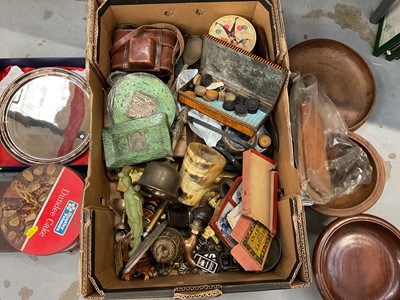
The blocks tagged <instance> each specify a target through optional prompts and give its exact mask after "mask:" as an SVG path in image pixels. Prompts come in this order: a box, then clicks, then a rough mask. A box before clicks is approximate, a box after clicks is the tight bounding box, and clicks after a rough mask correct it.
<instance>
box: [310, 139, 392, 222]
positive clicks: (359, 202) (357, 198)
mask: <svg viewBox="0 0 400 300" xmlns="http://www.w3.org/2000/svg"><path fill="white" fill-rule="evenodd" d="M348 135H349V137H350V139H351V140H353V141H354V142H356V143H357V144H358V145H359V146H361V148H362V149H363V150H364V151H365V153H367V155H368V158H369V160H370V162H371V164H372V168H373V173H372V180H371V183H369V184H365V185H362V186H361V187H359V188H358V189H357V190H355V191H354V192H353V193H351V194H349V195H345V196H342V197H340V198H338V199H335V200H333V201H331V202H329V203H328V204H325V205H313V206H311V209H313V210H314V211H317V212H319V213H321V214H324V215H327V216H330V217H350V216H355V215H358V214H361V213H363V212H365V211H366V210H367V209H369V208H370V207H371V206H372V205H374V204H375V203H376V201H378V199H379V197H380V196H381V194H382V192H383V188H384V186H385V180H386V176H385V166H384V164H383V161H382V158H381V156H380V155H379V153H378V152H377V151H376V150H375V148H374V147H373V146H372V145H371V144H370V143H369V142H368V141H367V140H366V139H364V138H363V137H361V136H359V135H358V134H356V133H354V132H349V133H348Z"/></svg>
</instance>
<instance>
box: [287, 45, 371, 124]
mask: <svg viewBox="0 0 400 300" xmlns="http://www.w3.org/2000/svg"><path fill="white" fill-rule="evenodd" d="M289 62H290V70H291V71H292V72H300V73H302V74H306V73H312V74H314V75H315V77H316V78H317V80H318V85H319V87H321V88H322V89H323V90H324V91H325V92H326V94H327V95H328V97H329V98H330V99H331V100H332V102H333V103H334V104H335V105H336V106H337V107H338V109H339V110H340V112H341V114H342V116H343V118H344V120H345V121H346V124H347V126H348V128H349V130H350V131H355V130H356V129H358V128H359V127H360V126H361V125H362V124H364V123H365V121H366V120H367V119H368V117H369V115H370V114H371V112H372V109H373V107H374V104H375V97H376V89H375V79H374V76H373V73H372V72H371V69H370V68H369V66H368V64H367V63H366V62H365V60H364V59H363V58H362V57H361V56H360V55H359V54H358V53H357V52H356V51H354V50H353V49H352V48H350V47H349V46H347V45H345V44H343V43H341V42H338V41H335V40H330V39H311V40H307V41H304V42H302V43H300V44H297V45H296V46H294V47H293V48H291V49H290V50H289Z"/></svg>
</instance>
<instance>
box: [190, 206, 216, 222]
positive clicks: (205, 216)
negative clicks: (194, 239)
mask: <svg viewBox="0 0 400 300" xmlns="http://www.w3.org/2000/svg"><path fill="white" fill-rule="evenodd" d="M192 213H193V218H194V219H196V220H200V221H201V223H202V226H203V227H206V226H207V224H208V222H210V220H211V217H212V215H213V213H214V210H213V209H212V208H211V207H210V206H208V205H202V206H198V207H196V208H195V209H194V210H193V212H192Z"/></svg>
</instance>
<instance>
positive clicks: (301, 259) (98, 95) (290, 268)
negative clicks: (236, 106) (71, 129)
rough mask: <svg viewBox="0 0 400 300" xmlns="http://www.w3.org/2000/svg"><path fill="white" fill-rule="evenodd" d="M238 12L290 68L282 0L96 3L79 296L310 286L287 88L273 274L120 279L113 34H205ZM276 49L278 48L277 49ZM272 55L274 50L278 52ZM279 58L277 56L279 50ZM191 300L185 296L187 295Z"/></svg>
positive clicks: (279, 117)
mask: <svg viewBox="0 0 400 300" xmlns="http://www.w3.org/2000/svg"><path fill="white" fill-rule="evenodd" d="M228 14H236V15H241V16H243V17H245V18H247V19H248V20H250V21H251V22H252V23H253V24H254V25H255V26H258V27H262V28H263V29H265V30H264V31H265V34H266V36H265V37H266V39H267V40H268V42H269V44H270V45H274V44H276V46H277V47H278V48H277V49H276V55H275V57H274V61H275V62H276V63H278V64H281V65H282V66H283V67H285V68H288V58H287V46H286V41H285V33H284V27H283V21H282V15H281V9H280V3H279V0H273V1H271V2H268V1H266V0H259V1H230V2H225V1H223V2H222V1H221V2H215V1H204V2H199V1H190V0H188V1H182V2H180V1H179V2H178V1H168V2H164V1H163V2H161V1H160V3H158V1H151V2H148V1H144V0H143V1H141V0H135V1H130V0H126V1H106V2H102V1H99V2H98V1H96V0H90V1H89V16H88V45H87V70H88V81H89V84H90V87H91V89H92V105H93V107H92V119H91V137H92V139H91V142H90V156H89V170H88V177H87V185H86V189H85V195H84V210H83V212H82V219H83V221H82V230H81V257H80V276H81V278H80V293H81V294H82V295H83V296H84V297H85V298H87V299H103V298H119V299H123V298H149V297H173V296H177V295H179V296H181V297H182V296H183V297H187V294H188V293H191V294H192V295H191V297H193V294H198V295H203V296H204V297H206V298H210V297H213V296H216V295H219V294H221V293H232V292H245V291H260V290H271V289H289V288H298V287H307V286H308V285H309V284H310V281H311V278H310V277H311V275H310V255H309V249H308V242H307V235H306V228H305V215H304V210H303V207H302V205H301V201H300V197H299V181H298V173H297V170H296V169H295V168H294V167H293V150H292V140H291V134H290V123H289V112H288V92H287V83H286V84H285V86H284V88H283V90H282V92H281V95H280V97H279V100H278V101H277V104H276V106H275V109H274V112H273V113H274V117H275V122H276V125H277V131H278V134H279V149H277V150H278V151H277V152H276V154H275V156H274V160H275V161H276V162H277V170H278V171H279V173H280V179H279V181H280V182H279V184H280V188H281V190H282V192H283V194H284V196H283V197H282V198H281V199H280V200H279V202H278V235H279V237H280V239H281V243H282V251H283V252H282V259H281V260H280V262H279V264H278V265H277V267H276V268H275V269H274V270H273V271H271V272H266V273H257V274H256V273H252V272H226V273H215V274H204V275H195V276H166V277H156V278H152V279H151V280H148V281H143V280H141V279H138V280H134V281H122V280H120V279H119V278H118V277H117V276H116V274H115V271H114V270H115V268H114V241H113V225H114V213H113V212H112V211H111V210H110V209H109V207H108V201H109V199H110V193H111V192H112V189H111V188H110V184H109V180H108V177H107V172H106V169H105V164H104V160H103V147H102V139H101V131H102V128H103V116H104V100H105V99H106V96H107V94H106V93H107V92H106V85H104V83H105V79H106V77H107V76H108V74H109V72H110V59H109V49H110V47H111V45H112V40H111V38H112V30H113V28H114V27H115V26H116V25H117V24H119V23H134V24H136V25H142V24H152V23H156V22H167V23H172V24H174V25H175V26H177V27H179V28H180V29H181V30H182V31H184V32H185V33H187V34H190V35H202V34H203V33H205V32H207V31H208V29H209V27H210V26H211V24H212V22H213V21H215V20H216V19H218V18H219V17H221V16H223V15H228ZM271 47H273V46H271ZM271 52H272V51H271ZM274 53H275V52H274ZM185 295H186V296H185Z"/></svg>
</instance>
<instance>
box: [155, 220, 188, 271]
mask: <svg viewBox="0 0 400 300" xmlns="http://www.w3.org/2000/svg"><path fill="white" fill-rule="evenodd" d="M151 253H152V254H153V257H154V259H155V260H156V261H157V262H158V263H163V264H171V263H173V262H178V261H179V260H180V259H181V257H182V255H183V237H182V235H181V234H180V233H179V231H178V230H176V229H173V228H171V227H167V228H165V229H164V231H163V232H162V233H161V235H160V236H159V237H158V238H157V239H156V240H155V242H154V244H153V245H152V246H151Z"/></svg>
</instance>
